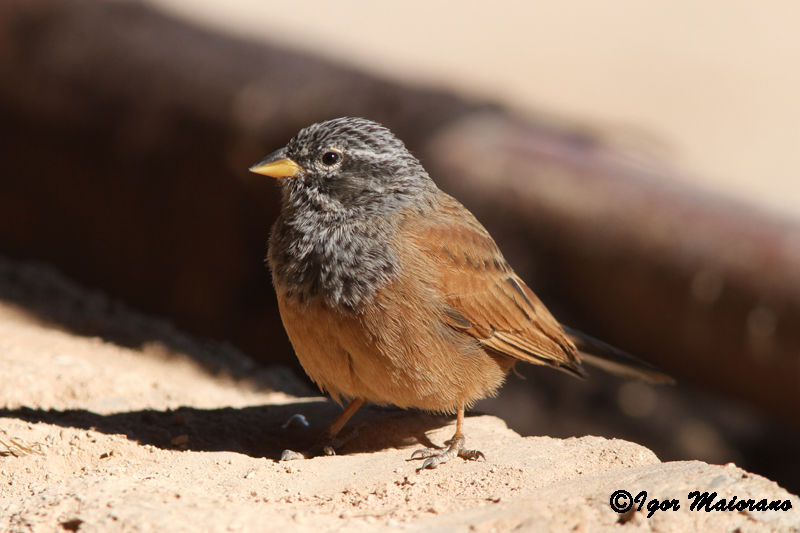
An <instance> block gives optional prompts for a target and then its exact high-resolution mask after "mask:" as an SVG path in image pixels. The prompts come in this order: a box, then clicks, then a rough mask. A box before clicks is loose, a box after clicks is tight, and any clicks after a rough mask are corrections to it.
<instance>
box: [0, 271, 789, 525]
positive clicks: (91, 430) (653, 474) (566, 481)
mask: <svg viewBox="0 0 800 533" xmlns="http://www.w3.org/2000/svg"><path fill="white" fill-rule="evenodd" d="M6 272H9V271H8V270H6ZM6 277H7V278H9V279H10V277H9V276H8V275H7V276H6ZM9 279H4V280H3V281H4V282H5V283H8V282H9ZM42 286H43V285H42ZM62 292H63V294H66V293H70V294H72V295H73V296H74V299H73V300H72V301H71V302H70V301H69V298H64V297H61V298H60V299H59V300H58V302H57V306H58V307H60V308H63V309H72V312H73V313H81V314H82V315H83V316H84V317H86V316H94V317H95V320H96V321H102V320H103V317H102V315H103V314H106V315H109V314H113V315H114V316H113V317H110V318H109V317H106V318H107V320H108V321H114V322H115V323H116V329H115V333H114V334H113V335H105V336H104V337H103V338H101V337H93V336H86V335H80V334H77V333H75V331H74V329H75V328H73V330H72V331H70V330H68V329H65V328H64V327H63V326H56V325H55V324H53V323H49V322H47V321H45V320H43V319H42V318H41V317H42V316H43V314H42V313H40V312H36V311H33V310H32V309H30V308H22V307H19V306H17V305H15V304H10V303H8V302H2V301H0V365H1V366H2V373H0V531H11V532H31V531H33V532H39V531H42V532H44V531H47V532H52V531H81V532H95V531H97V532H99V531H103V532H106V531H111V532H115V531H120V532H123V531H125V532H126V531H272V530H279V529H280V530H283V531H301V532H304V531H606V530H608V531H611V530H616V529H618V528H619V527H620V524H621V523H624V524H625V527H626V529H628V530H631V531H653V530H655V531H686V530H690V529H699V530H703V531H734V530H738V531H800V499H798V498H797V497H796V496H793V495H790V494H789V493H787V492H786V491H785V490H783V489H781V488H780V487H779V486H778V485H777V484H775V483H774V482H771V481H769V480H767V479H765V478H763V477H760V476H757V475H754V474H749V473H747V472H745V471H744V470H742V469H740V468H737V467H736V466H735V465H733V464H728V465H725V466H715V465H708V464H706V463H702V462H698V461H691V462H670V463H661V462H660V461H659V459H658V458H657V457H656V456H655V454H653V452H651V451H650V450H648V449H646V448H644V447H642V446H639V445H637V444H633V443H630V442H626V441H622V440H614V439H611V440H609V439H605V438H600V437H592V436H584V437H580V438H569V439H553V438H548V437H527V438H523V437H520V436H519V435H518V434H516V433H515V432H513V431H511V430H509V429H508V428H507V427H506V425H505V423H504V422H503V421H501V420H500V419H497V418H495V417H491V416H486V415H477V414H476V415H474V416H470V417H468V418H467V420H466V430H467V435H468V444H470V445H472V446H474V447H477V448H480V449H481V450H482V451H484V453H485V454H486V461H475V462H467V461H463V460H461V459H455V460H453V461H451V462H450V463H447V464H445V465H442V466H441V467H439V468H438V469H437V470H433V471H423V472H419V471H418V468H419V462H418V461H408V460H407V459H408V458H409V457H410V455H411V453H412V451H413V450H414V449H416V448H419V447H421V446H435V445H440V444H441V443H442V442H443V441H444V440H446V439H447V438H449V437H450V435H451V434H452V431H453V427H452V426H453V420H452V419H451V418H448V417H437V416H429V415H425V414H422V413H417V412H406V411H401V410H397V409H387V408H375V407H372V408H366V409H362V410H361V411H360V412H359V413H358V414H357V415H356V417H355V419H354V421H353V423H352V428H353V429H352V430H351V431H349V432H348V435H347V439H346V441H345V442H344V443H343V445H342V448H341V449H340V454H339V455H337V456H335V457H322V458H316V459H313V460H308V461H298V462H291V463H281V462H278V461H277V459H278V457H279V456H280V453H281V451H282V450H283V449H285V448H294V449H305V448H306V447H308V446H309V445H310V444H311V443H312V442H313V440H314V438H315V436H316V435H317V434H318V433H319V432H320V431H321V430H322V429H323V428H324V427H325V426H326V425H327V424H328V422H329V421H330V420H331V419H332V418H333V417H334V416H335V415H336V413H338V412H339V407H338V406H336V405H335V404H333V403H331V402H329V401H326V400H324V399H321V398H309V397H304V398H298V397H295V396H291V395H289V394H287V393H286V392H278V390H292V391H298V390H300V391H302V390H303V387H304V386H303V385H302V384H301V383H299V382H297V381H296V379H295V378H293V377H292V376H291V374H288V373H286V372H284V371H283V370H281V369H268V370H258V369H257V368H255V367H249V368H250V370H248V366H247V362H246V360H245V359H244V357H243V356H241V355H240V354H235V353H232V352H231V350H230V349H229V348H228V349H224V348H220V346H217V345H214V344H213V343H210V342H201V341H197V340H195V339H191V338H189V337H187V336H186V335H183V334H181V333H180V332H178V331H175V330H174V328H171V327H170V326H169V325H168V324H167V323H165V322H163V321H160V320H158V319H155V318H152V317H145V316H142V315H139V314H136V313H135V312H132V311H128V310H125V309H121V308H119V307H118V306H114V305H100V304H98V309H101V310H105V311H102V312H100V311H97V310H95V311H92V312H87V310H86V309H78V307H79V306H83V307H86V306H87V305H88V303H87V302H92V301H97V300H102V297H101V296H100V295H97V294H95V295H94V296H93V297H87V294H80V289H79V288H77V287H73V288H72V290H71V291H62ZM79 302H80V303H79ZM63 309H62V311H63ZM51 315H52V313H51ZM126 327H127V329H128V332H127V333H128V334H127V335H124V334H123V333H124V330H125V328H126ZM111 330H113V328H111V329H109V328H106V331H111ZM142 332H149V333H148V334H147V335H143V334H142ZM153 332H159V335H158V340H149V341H147V342H141V339H143V338H145V337H149V338H151V339H152V338H153ZM120 339H125V342H122V341H121V340H120ZM298 413H299V414H303V415H304V416H305V417H306V418H307V419H308V421H309V423H310V425H309V426H307V427H306V426H303V425H296V426H291V425H290V426H289V427H284V425H285V423H286V422H287V421H288V420H289V419H290V418H291V417H292V416H293V415H295V414H298ZM619 489H625V490H628V491H629V492H630V493H631V494H632V495H637V494H638V493H639V492H640V491H642V490H645V491H647V492H648V494H649V495H650V496H649V497H648V501H650V500H652V499H653V498H658V499H659V500H663V499H677V500H678V501H679V502H680V503H681V505H682V507H681V509H679V510H677V511H674V510H668V511H659V512H657V513H654V514H653V515H652V516H650V517H648V516H647V514H648V513H647V511H646V509H645V510H644V511H642V512H632V513H628V514H625V515H620V514H618V513H616V512H614V511H612V510H611V509H610V505H609V498H610V495H611V494H612V493H613V492H614V491H615V490H619ZM692 490H700V491H715V492H718V493H719V497H720V498H722V497H724V498H727V499H728V500H730V498H731V496H734V495H735V496H737V497H738V498H739V499H743V498H752V499H754V501H760V500H761V499H767V500H768V501H778V500H780V501H781V502H788V504H786V505H788V506H791V509H788V508H787V509H788V510H784V511H776V510H772V511H766V512H759V511H755V510H754V511H743V512H736V511H718V512H705V511H694V512H693V511H690V510H688V507H689V504H690V503H691V502H690V500H689V499H688V494H689V492H691V491H692ZM737 528H738V529H737Z"/></svg>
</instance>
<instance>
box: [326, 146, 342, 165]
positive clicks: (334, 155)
mask: <svg viewBox="0 0 800 533" xmlns="http://www.w3.org/2000/svg"><path fill="white" fill-rule="evenodd" d="M341 158H342V154H340V153H339V152H334V151H333V150H331V151H328V152H325V153H324V154H322V164H323V165H326V166H332V165H335V164H336V163H338V162H339V160H340V159H341Z"/></svg>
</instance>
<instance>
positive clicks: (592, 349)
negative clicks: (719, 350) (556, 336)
mask: <svg viewBox="0 0 800 533" xmlns="http://www.w3.org/2000/svg"><path fill="white" fill-rule="evenodd" d="M562 327H563V328H564V332H565V333H566V334H567V337H569V340H571V341H572V342H573V344H575V347H576V348H578V351H579V352H580V354H581V359H582V360H583V361H584V362H586V363H589V364H590V365H592V366H596V367H597V368H600V369H602V370H605V371H606V372H610V373H611V374H615V375H617V376H622V377H626V378H635V379H640V380H642V381H646V382H648V383H655V384H669V385H671V384H674V383H675V380H674V379H672V378H671V377H670V376H668V375H667V374H665V373H664V372H662V371H661V370H660V369H659V368H657V367H655V366H653V365H651V364H650V363H646V362H644V361H642V360H641V359H637V358H636V357H634V356H632V355H631V354H629V353H627V352H623V351H622V350H618V349H617V348H614V347H613V346H611V345H610V344H606V343H604V342H602V341H599V340H597V339H595V338H594V337H590V336H589V335H586V334H585V333H581V332H580V331H577V330H574V329H572V328H568V327H566V326H562Z"/></svg>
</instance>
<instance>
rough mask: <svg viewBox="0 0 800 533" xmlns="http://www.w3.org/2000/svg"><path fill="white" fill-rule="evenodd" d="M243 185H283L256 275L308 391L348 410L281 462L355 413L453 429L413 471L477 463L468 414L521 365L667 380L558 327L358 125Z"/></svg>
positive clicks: (458, 218) (293, 144)
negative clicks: (268, 181)
mask: <svg viewBox="0 0 800 533" xmlns="http://www.w3.org/2000/svg"><path fill="white" fill-rule="evenodd" d="M250 171H252V172H255V173H257V174H261V175H264V176H269V177H271V178H275V179H277V182H278V184H279V187H278V188H279V191H280V196H281V209H280V214H279V216H278V218H277V220H276V221H275V223H274V225H273V227H272V231H271V234H270V237H269V248H268V256H267V262H268V264H269V267H270V269H271V272H272V281H273V284H274V287H275V292H276V294H277V299H278V306H279V309H280V315H281V320H282V322H283V325H284V327H285V329H286V332H287V334H288V336H289V339H290V341H291V343H292V346H293V348H294V350H295V353H296V355H297V357H298V359H299V361H300V364H301V365H302V367H303V369H304V370H305V371H306V373H307V374H308V376H309V377H310V378H311V380H312V381H314V382H315V383H316V384H317V385H318V386H319V387H320V388H321V389H322V390H323V391H325V392H327V393H329V394H330V396H331V397H332V398H333V399H334V400H335V401H337V402H339V403H340V404H341V403H343V402H345V401H346V402H347V405H346V407H345V408H344V410H343V411H342V413H341V414H340V415H339V416H338V417H337V418H336V419H335V420H334V422H333V423H332V424H331V425H330V427H329V428H328V429H327V430H326V431H325V432H324V433H322V435H320V437H319V438H318V439H317V441H316V443H315V444H314V446H312V448H311V449H309V450H307V451H305V452H294V451H291V450H286V451H284V452H283V454H282V456H281V459H282V460H293V459H303V458H310V457H314V456H318V455H332V454H335V450H334V442H335V440H336V437H337V435H338V434H339V432H340V431H341V429H342V428H343V427H344V426H345V424H346V423H347V421H348V420H349V419H350V418H351V417H352V416H353V414H354V413H355V412H356V411H357V410H358V409H359V408H360V407H361V406H362V405H363V404H364V403H365V402H371V403H374V404H378V405H395V406H398V407H401V408H406V409H408V408H415V409H420V410H424V411H428V412H434V413H441V414H450V415H452V414H453V413H455V414H456V415H457V416H456V430H455V434H454V435H453V437H452V438H451V439H449V440H448V441H445V443H444V446H443V447H441V448H425V449H421V450H417V451H415V452H414V453H413V454H412V457H411V459H424V462H423V463H422V466H421V468H420V470H422V469H425V468H436V467H438V466H439V465H441V464H443V463H446V462H447V461H449V460H450V459H452V458H454V457H457V456H458V457H462V458H464V459H467V460H477V459H484V460H485V455H484V454H483V453H482V452H481V451H478V450H473V449H468V448H467V447H466V438H465V436H464V432H463V425H464V412H465V410H466V409H469V408H470V407H472V406H473V405H474V403H475V402H476V401H477V400H479V399H482V398H485V397H488V396H493V395H496V393H497V390H498V389H499V388H500V386H501V385H502V384H503V382H504V380H505V378H506V375H507V374H508V373H509V371H511V370H512V369H513V368H514V366H515V365H516V364H517V363H520V362H525V363H531V364H534V365H543V366H549V367H552V368H554V369H558V370H561V371H564V372H567V373H569V374H572V375H574V376H576V377H580V378H583V377H585V376H586V373H585V371H584V368H583V364H582V362H587V363H590V364H593V365H595V366H598V367H600V368H602V369H604V370H608V371H611V372H613V373H616V374H620V375H624V376H627V377H635V378H639V379H643V380H645V381H649V382H652V383H670V382H672V378H670V377H669V376H667V375H666V374H665V373H663V372H662V371H660V370H659V369H658V368H656V367H655V366H653V365H651V364H649V363H646V362H644V361H641V360H639V359H637V358H635V357H633V356H632V355H629V354H627V353H626V352H623V351H621V350H618V349H616V348H614V347H612V346H610V345H608V344H605V343H603V342H601V341H598V340H596V339H594V338H592V337H590V336H588V335H585V334H583V333H581V332H579V331H577V330H574V329H571V328H569V327H566V326H563V325H561V324H560V323H559V322H558V321H557V320H556V319H555V318H554V317H553V315H552V314H551V313H550V312H549V311H548V310H547V308H546V307H545V306H544V304H543V303H542V302H541V301H540V300H539V298H537V297H536V295H535V294H534V293H533V291H532V290H531V289H530V288H528V286H527V285H526V284H525V282H524V281H523V280H522V279H521V278H520V277H519V276H518V275H517V274H516V273H515V272H514V270H513V269H512V268H511V266H510V265H509V263H508V262H507V261H506V260H505V258H504V257H503V254H502V253H501V251H500V249H499V247H498V246H497V244H496V243H495V241H494V239H493V238H492V237H491V235H490V234H489V232H488V231H487V230H486V229H485V228H484V227H483V226H482V225H481V224H480V222H478V220H477V219H476V218H475V217H474V216H473V214H472V213H471V212H470V211H469V210H467V208H465V207H464V206H463V205H461V203H459V202H458V201H457V200H456V199H455V198H453V197H452V196H450V195H448V194H446V193H445V192H443V191H442V190H440V189H439V188H438V187H437V186H436V184H435V183H434V181H433V180H432V179H431V177H430V176H429V175H428V173H427V172H426V171H425V169H424V168H423V166H422V164H421V163H420V161H419V160H418V159H417V158H416V157H414V155H412V154H411V152H410V151H409V150H408V149H407V148H406V147H405V145H404V144H403V142H402V141H401V140H399V139H398V138H397V137H396V136H395V135H393V134H392V132H391V131H390V130H389V129H387V128H386V127H384V126H382V125H380V124H378V123H376V122H373V121H371V120H368V119H364V118H354V117H343V118H337V119H333V120H328V121H325V122H320V123H317V124H313V125H311V126H308V127H306V128H304V129H302V130H301V131H300V132H299V133H297V135H296V136H295V137H294V138H292V139H291V140H290V141H289V143H288V144H287V145H286V146H285V147H283V148H281V149H279V150H277V151H275V152H273V153H272V154H270V155H268V156H267V157H265V158H264V159H262V160H261V161H259V162H258V163H257V164H255V165H253V166H252V167H251V168H250Z"/></svg>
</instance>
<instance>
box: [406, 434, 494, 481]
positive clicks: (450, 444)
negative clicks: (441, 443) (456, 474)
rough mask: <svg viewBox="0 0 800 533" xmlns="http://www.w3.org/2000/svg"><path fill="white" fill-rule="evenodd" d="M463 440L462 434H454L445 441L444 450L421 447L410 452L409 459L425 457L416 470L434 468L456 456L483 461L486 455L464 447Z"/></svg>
mask: <svg viewBox="0 0 800 533" xmlns="http://www.w3.org/2000/svg"><path fill="white" fill-rule="evenodd" d="M464 442H465V439H464V436H463V435H455V436H453V438H452V439H450V440H448V441H445V444H446V445H447V448H445V449H444V450H438V449H436V448H422V449H420V450H417V451H415V452H414V453H412V454H411V459H409V460H413V459H425V462H424V463H422V466H421V467H420V468H419V470H418V472H419V471H420V470H425V469H426V468H430V469H433V468H436V467H438V466H439V465H440V464H443V463H446V462H447V461H449V460H450V459H452V458H453V457H456V456H457V457H461V458H462V459H466V460H468V461H477V460H478V459H483V460H484V461H485V460H486V456H485V455H483V452H480V451H478V450H467V449H465V448H464Z"/></svg>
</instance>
